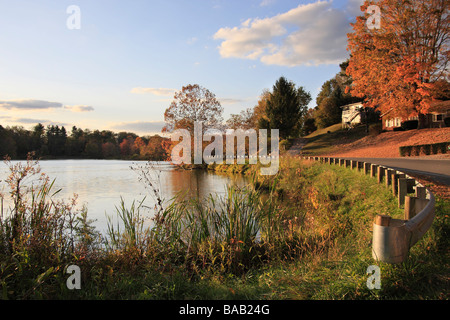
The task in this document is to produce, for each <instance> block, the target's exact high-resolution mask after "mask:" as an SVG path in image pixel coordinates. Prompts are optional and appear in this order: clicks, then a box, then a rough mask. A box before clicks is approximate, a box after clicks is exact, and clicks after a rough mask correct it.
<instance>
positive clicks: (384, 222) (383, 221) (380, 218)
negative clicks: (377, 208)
mask: <svg viewBox="0 0 450 320" xmlns="http://www.w3.org/2000/svg"><path fill="white" fill-rule="evenodd" d="M391 219H392V217H391V216H387V215H382V214H377V215H376V216H375V224H376V225H378V226H383V227H389V224H390V223H391Z"/></svg>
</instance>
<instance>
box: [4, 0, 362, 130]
mask: <svg viewBox="0 0 450 320" xmlns="http://www.w3.org/2000/svg"><path fill="white" fill-rule="evenodd" d="M361 2H362V1H361V0H342V1H337V0H334V1H306V0H300V1H292V0H240V1H238V0H211V1H207V0H189V1H187V0H176V1H175V0H161V1H159V0H158V1H157V0H155V1H153V0H147V1H143V0H130V1H123V0H122V1H115V0H70V1H65V0H52V1H50V0H48V1H43V0H30V1H25V0H16V1H10V0H7V1H4V0H0V124H1V125H3V126H12V125H20V126H24V127H25V128H27V129H28V128H31V127H32V126H34V125H35V124H36V123H37V122H42V123H44V124H60V125H65V126H66V127H67V128H71V127H72V126H73V125H76V126H78V127H80V128H83V129H85V128H89V129H91V130H93V129H100V130H104V129H107V130H113V131H115V132H118V131H123V130H126V131H133V132H136V133H138V134H142V135H144V134H151V133H153V132H157V131H160V128H161V126H162V123H163V120H164V116H163V114H164V110H165V109H166V108H167V107H168V106H169V104H170V102H171V101H172V98H173V93H174V91H175V90H180V89H181V87H182V86H183V85H187V84H194V83H197V84H199V85H201V86H203V87H205V88H207V89H209V90H210V91H212V92H213V93H214V94H215V95H216V96H217V98H218V99H219V100H220V101H221V103H222V106H223V108H224V118H225V119H227V118H228V117H229V115H230V114H232V113H239V112H240V111H241V110H244V109H246V108H250V107H253V106H255V105H256V103H257V101H258V97H259V96H260V94H261V93H262V92H263V90H264V89H271V88H272V86H273V84H274V83H275V81H276V80H277V79H278V78H279V77H280V76H285V77H286V78H288V79H289V80H292V81H293V82H294V83H295V84H296V85H298V86H303V87H305V88H306V90H308V91H309V92H311V94H312V97H313V103H311V105H310V106H311V107H313V106H314V100H315V97H316V95H317V93H318V91H319V89H320V87H321V85H322V84H323V83H324V82H325V81H326V80H328V79H330V78H332V77H333V76H334V75H335V74H336V72H338V70H339V63H340V62H342V61H344V60H345V59H346V58H347V55H348V53H347V52H346V44H347V43H346V33H347V32H349V31H350V26H349V22H350V21H352V20H353V19H354V17H355V15H356V14H359V6H360V4H361ZM71 5H76V6H77V7H78V8H79V10H80V19H79V21H80V28H79V29H69V28H68V27H67V20H68V19H71V18H72V17H73V16H72V12H69V13H68V12H67V8H68V7H69V6H71ZM71 21H72V20H71Z"/></svg>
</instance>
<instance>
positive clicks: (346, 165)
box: [345, 159, 351, 168]
mask: <svg viewBox="0 0 450 320" xmlns="http://www.w3.org/2000/svg"><path fill="white" fill-rule="evenodd" d="M350 165H351V163H350V160H347V159H346V160H345V167H346V168H348V167H350Z"/></svg>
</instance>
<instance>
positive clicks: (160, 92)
mask: <svg viewBox="0 0 450 320" xmlns="http://www.w3.org/2000/svg"><path fill="white" fill-rule="evenodd" d="M175 91H176V89H171V88H143V87H136V88H133V89H131V93H138V94H145V93H151V94H154V95H157V96H171V95H173V94H174V93H175Z"/></svg>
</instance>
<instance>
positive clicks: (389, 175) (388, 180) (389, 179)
mask: <svg viewBox="0 0 450 320" xmlns="http://www.w3.org/2000/svg"><path fill="white" fill-rule="evenodd" d="M394 172H395V171H394V170H393V169H387V170H386V181H385V182H386V188H389V186H390V185H391V183H392V173H394Z"/></svg>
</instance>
